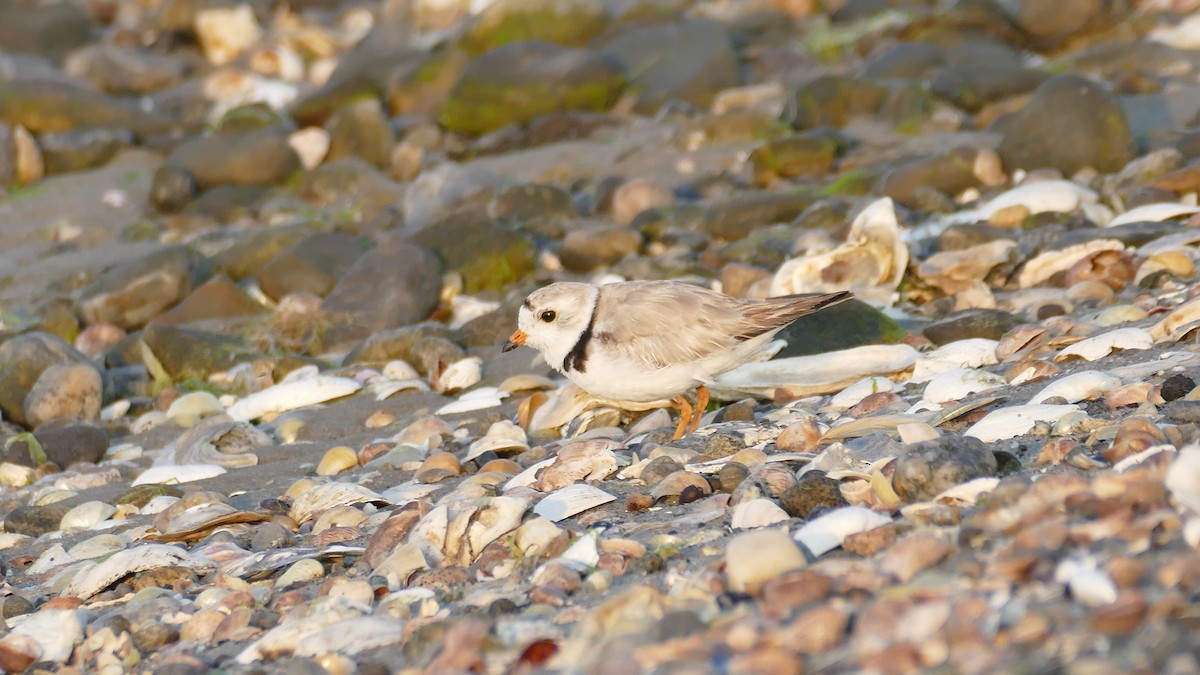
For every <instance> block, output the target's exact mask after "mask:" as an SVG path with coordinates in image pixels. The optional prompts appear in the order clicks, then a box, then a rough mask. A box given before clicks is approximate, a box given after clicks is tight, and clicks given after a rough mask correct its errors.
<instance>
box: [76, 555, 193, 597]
mask: <svg viewBox="0 0 1200 675" xmlns="http://www.w3.org/2000/svg"><path fill="white" fill-rule="evenodd" d="M170 566H178V567H187V568H193V569H194V568H195V567H196V564H195V563H194V562H193V561H192V559H191V557H190V556H189V555H188V552H187V550H186V549H183V548H180V547H178V546H170V545H167V544H143V545H141V546H135V547H133V548H127V549H125V550H123V551H117V552H116V553H114V554H112V555H111V556H109V557H108V559H106V560H105V561H104V562H102V563H99V564H97V565H93V566H91V567H89V568H87V569H84V570H80V571H79V573H78V574H76V575H75V578H74V579H71V583H70V584H69V585H68V586H67V589H66V591H64V593H63V595H71V596H75V597H77V598H83V599H84V600H87V599H88V598H90V597H92V596H93V595H95V594H97V593H99V592H100V591H102V590H104V589H105V588H108V587H109V585H111V584H112V583H113V582H114V581H116V580H118V579H120V578H121V577H124V576H128V575H130V574H133V573H134V572H141V571H143V570H152V569H158V568H160V567H170Z"/></svg>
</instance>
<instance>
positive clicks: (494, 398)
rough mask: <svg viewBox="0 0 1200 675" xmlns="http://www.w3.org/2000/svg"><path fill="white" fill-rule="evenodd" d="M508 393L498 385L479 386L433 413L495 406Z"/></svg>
mask: <svg viewBox="0 0 1200 675" xmlns="http://www.w3.org/2000/svg"><path fill="white" fill-rule="evenodd" d="M508 395H509V394H508V392H506V391H501V390H500V389H499V388H498V387H479V388H477V389H472V390H471V391H469V392H467V393H465V394H463V395H461V396H459V397H458V400H457V401H452V402H450V403H447V404H446V405H444V406H442V407H440V408H438V409H437V411H435V412H434V414H435V415H454V414H458V413H468V412H475V411H476V410H486V409H488V408H497V407H499V406H500V405H501V404H503V403H504V399H506V398H508ZM543 407H545V406H543Z"/></svg>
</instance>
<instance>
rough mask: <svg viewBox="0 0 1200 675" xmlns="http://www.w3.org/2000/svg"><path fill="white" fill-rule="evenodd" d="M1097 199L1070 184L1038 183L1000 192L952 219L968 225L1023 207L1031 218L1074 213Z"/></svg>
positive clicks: (1087, 191)
mask: <svg viewBox="0 0 1200 675" xmlns="http://www.w3.org/2000/svg"><path fill="white" fill-rule="evenodd" d="M1099 198H1100V197H1099V195H1098V194H1096V192H1095V191H1094V190H1091V189H1089V188H1086V187H1084V186H1082V185H1080V184H1078V183H1075V182H1072V181H1069V180H1046V181H1038V182H1036V183H1025V184H1024V185H1019V186H1017V187H1015V188H1012V189H1011V190H1007V191H1005V192H1002V193H1000V194H998V195H996V196H995V197H993V198H992V200H991V201H989V202H988V203H987V204H985V205H984V206H983V207H982V208H979V209H977V210H975V211H966V212H962V213H958V214H955V215H954V216H952V217H951V218H952V219H953V220H954V221H955V222H968V223H969V222H972V221H975V220H988V219H990V218H991V217H992V216H994V215H995V214H996V213H997V212H999V211H1002V210H1004V209H1009V208H1012V207H1014V206H1021V207H1024V208H1025V209H1027V210H1028V211H1029V213H1030V214H1031V215H1032V214H1035V213H1045V212H1048V211H1054V212H1066V211H1074V210H1075V209H1077V208H1079V207H1081V206H1084V205H1086V204H1094V203H1095V202H1096V201H1097V200H1098V199H1099Z"/></svg>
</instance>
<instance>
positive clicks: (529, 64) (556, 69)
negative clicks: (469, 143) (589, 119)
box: [438, 42, 625, 135]
mask: <svg viewBox="0 0 1200 675" xmlns="http://www.w3.org/2000/svg"><path fill="white" fill-rule="evenodd" d="M624 86H625V77H624V75H623V74H622V72H621V68H620V66H619V65H618V64H617V63H615V62H614V61H613V60H612V59H609V58H607V57H604V56H601V55H598V54H593V53H590V52H585V51H580V50H575V49H568V48H565V47H559V46H557V45H553V44H550V43H547V42H516V43H513V44H510V45H506V46H504V47H500V48H499V49H496V50H494V51H491V52H488V53H487V54H485V55H483V56H481V57H479V58H478V59H476V60H475V61H473V62H471V64H470V65H468V66H467V68H466V69H465V70H464V71H463V74H462V76H461V77H460V78H459V80H458V82H457V83H456V84H455V85H454V90H453V91H452V92H451V93H450V97H449V98H448V99H447V100H446V102H445V104H443V105H442V109H441V111H440V113H439V114H438V122H439V123H440V124H441V125H442V126H443V127H444V128H446V129H447V130H449V131H454V132H458V133H464V134H472V135H479V134H485V133H488V132H491V131H495V130H496V129H500V128H502V127H505V126H508V125H510V124H514V123H516V124H524V123H526V122H530V121H532V120H534V119H536V118H538V117H540V116H542V115H544V114H546V113H550V112H559V111H563V110H590V111H600V110H606V109H608V107H609V106H611V105H612V104H613V103H614V102H615V101H616V99H617V96H618V95H620V93H621V91H622V89H623V88H624Z"/></svg>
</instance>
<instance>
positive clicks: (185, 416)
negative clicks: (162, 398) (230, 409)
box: [167, 391, 225, 427]
mask: <svg viewBox="0 0 1200 675" xmlns="http://www.w3.org/2000/svg"><path fill="white" fill-rule="evenodd" d="M219 412H225V406H223V405H221V402H220V401H218V400H217V397H216V396H214V395H212V394H211V393H209V392H207V391H193V392H191V393H190V394H184V395H183V396H180V397H179V398H177V399H175V401H174V402H172V403H171V406H170V407H169V408H167V418H168V419H170V420H171V421H173V422H176V423H179V424H181V426H188V427H190V426H192V425H193V424H195V423H196V422H197V421H198V420H199V419H200V418H201V417H206V416H208V415H213V414H216V413H219ZM183 422H187V423H186V424H184V423H183Z"/></svg>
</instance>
